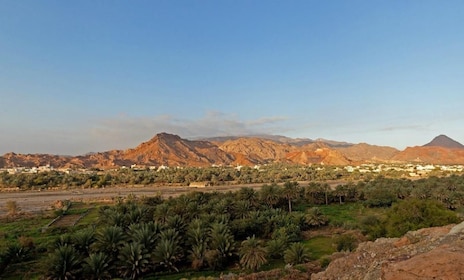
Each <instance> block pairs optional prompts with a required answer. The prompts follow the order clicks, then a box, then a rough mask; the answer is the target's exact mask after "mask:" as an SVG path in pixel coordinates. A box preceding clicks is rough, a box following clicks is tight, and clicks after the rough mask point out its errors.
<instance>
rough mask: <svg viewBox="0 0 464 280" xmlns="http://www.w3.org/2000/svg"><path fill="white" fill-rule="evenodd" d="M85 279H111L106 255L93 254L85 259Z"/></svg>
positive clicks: (100, 253) (101, 253)
mask: <svg viewBox="0 0 464 280" xmlns="http://www.w3.org/2000/svg"><path fill="white" fill-rule="evenodd" d="M83 268H84V278H86V279H90V280H104V279H111V274H110V265H109V260H108V258H107V256H106V254H105V253H103V252H98V253H91V254H90V255H89V256H88V257H87V258H86V259H84V265H83Z"/></svg>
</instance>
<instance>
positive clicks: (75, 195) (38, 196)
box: [0, 181, 346, 215]
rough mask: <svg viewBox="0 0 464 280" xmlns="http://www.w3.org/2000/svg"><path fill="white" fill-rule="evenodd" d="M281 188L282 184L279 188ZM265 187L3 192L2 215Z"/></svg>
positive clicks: (0, 211) (329, 182) (234, 186)
mask: <svg viewBox="0 0 464 280" xmlns="http://www.w3.org/2000/svg"><path fill="white" fill-rule="evenodd" d="M298 183H299V185H300V186H305V185H307V184H308V183H309V182H298ZM326 183H328V184H329V186H330V187H331V188H332V189H334V188H335V187H336V186H337V185H339V184H344V183H346V182H344V181H326ZM279 185H282V184H279ZM262 186H263V184H242V185H225V186H213V187H206V188H192V187H178V186H176V187H174V186H139V187H133V186H132V187H127V186H124V187H107V188H100V189H72V190H47V191H15V192H0V215H3V214H6V213H7V210H6V208H5V205H6V202H7V201H10V200H13V201H16V203H17V205H18V206H19V207H20V208H21V210H22V211H24V212H40V211H42V210H47V209H50V208H51V206H52V205H53V203H54V202H55V201H57V200H71V201H84V202H88V201H104V200H112V199H114V198H116V197H126V196H128V195H129V194H133V195H135V196H137V197H140V196H155V195H158V194H159V195H161V196H162V197H164V198H168V197H170V196H172V197H175V196H179V195H181V194H185V193H188V192H191V191H202V192H212V191H219V192H226V191H235V190H238V189H240V188H242V187H250V188H253V189H255V190H259V189H260V188H261V187H262Z"/></svg>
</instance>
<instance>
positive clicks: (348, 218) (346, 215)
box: [317, 202, 388, 229]
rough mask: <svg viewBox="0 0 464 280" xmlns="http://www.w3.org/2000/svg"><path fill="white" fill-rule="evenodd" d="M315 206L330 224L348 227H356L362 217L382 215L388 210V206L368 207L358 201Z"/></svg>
mask: <svg viewBox="0 0 464 280" xmlns="http://www.w3.org/2000/svg"><path fill="white" fill-rule="evenodd" d="M317 207H318V208H319V209H320V210H321V212H322V213H323V214H324V215H326V216H327V217H328V218H329V224H330V225H332V226H335V227H344V228H348V229H354V228H357V227H358V226H359V221H360V219H361V218H362V217H365V216H369V215H374V216H383V215H385V213H386V211H387V210H388V208H368V207H366V206H364V205H363V204H362V203H360V202H358V203H345V204H330V205H318V206H317Z"/></svg>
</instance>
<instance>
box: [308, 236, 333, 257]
mask: <svg viewBox="0 0 464 280" xmlns="http://www.w3.org/2000/svg"><path fill="white" fill-rule="evenodd" d="M334 243H335V239H334V238H333V237H329V236H316V237H314V238H311V239H309V240H305V241H303V244H305V246H306V247H307V248H308V249H309V251H310V252H311V258H312V259H314V260H318V259H321V258H322V257H324V256H328V255H331V254H332V253H334V252H335V251H336V248H335V246H334Z"/></svg>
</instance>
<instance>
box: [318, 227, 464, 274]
mask: <svg viewBox="0 0 464 280" xmlns="http://www.w3.org/2000/svg"><path fill="white" fill-rule="evenodd" d="M463 240H464V222H463V223H461V224H458V225H454V226H453V225H448V226H444V227H435V228H424V229H420V230H418V231H411V232H408V233H407V234H406V235H405V236H403V237H401V238H380V239H377V240H376V241H374V242H365V243H361V244H360V245H359V246H358V248H357V249H356V251H355V252H353V253H345V254H341V255H340V254H338V255H334V256H333V258H334V260H332V262H331V263H330V264H329V266H328V267H327V269H326V270H325V271H323V272H319V273H317V274H313V275H311V280H329V279H340V280H348V279H365V280H396V279H404V280H408V279H411V280H412V279H464V267H463V266H462V264H463V263H464V242H463ZM337 257H338V258H337Z"/></svg>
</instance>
